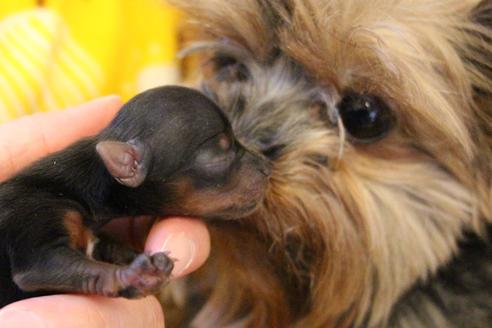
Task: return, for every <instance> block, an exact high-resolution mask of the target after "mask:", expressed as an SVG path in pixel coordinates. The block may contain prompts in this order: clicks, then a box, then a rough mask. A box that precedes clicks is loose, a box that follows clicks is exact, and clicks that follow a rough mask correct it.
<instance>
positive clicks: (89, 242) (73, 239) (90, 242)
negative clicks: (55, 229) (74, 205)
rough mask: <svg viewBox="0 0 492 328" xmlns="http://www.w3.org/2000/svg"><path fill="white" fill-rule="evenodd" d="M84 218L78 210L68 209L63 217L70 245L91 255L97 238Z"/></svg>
mask: <svg viewBox="0 0 492 328" xmlns="http://www.w3.org/2000/svg"><path fill="white" fill-rule="evenodd" d="M82 220H83V219H82V216H81V215H80V213H78V212H76V211H67V213H66V214H65V216H64V217H63V223H64V225H65V228H66V229H67V232H68V235H69V238H70V246H72V248H74V249H78V250H80V251H81V252H84V253H86V254H87V256H89V257H91V256H92V252H93V251H94V247H95V244H96V243H97V238H96V237H95V236H94V234H93V233H92V231H91V230H89V229H88V228H87V227H85V226H84V225H83V221H82Z"/></svg>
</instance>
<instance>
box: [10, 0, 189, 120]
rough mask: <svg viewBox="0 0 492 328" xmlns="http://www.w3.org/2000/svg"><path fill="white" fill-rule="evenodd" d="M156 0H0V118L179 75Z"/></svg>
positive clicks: (169, 29) (125, 93) (169, 18)
mask: <svg viewBox="0 0 492 328" xmlns="http://www.w3.org/2000/svg"><path fill="white" fill-rule="evenodd" d="M180 19H181V16H180V13H179V12H177V11H176V10H175V9H173V8H172V7H170V6H169V5H167V4H166V3H165V1H164V0H44V1H40V0H37V1H36V0H0V124H1V123H4V122H6V121H9V120H11V119H13V118H16V117H19V116H21V115H25V114H31V113H34V112H44V111H52V110H58V109H63V108H66V107H69V106H72V105H75V104H80V103H82V102H84V101H87V100H89V99H92V98H94V97H97V96H101V95H106V94H110V93H112V94H118V95H121V96H122V97H123V99H124V100H126V99H128V98H130V97H131V96H133V95H135V94H136V93H138V92H140V91H143V90H145V89H148V88H150V87H153V86H157V85H162V84H172V83H177V82H179V81H180V71H179V66H178V64H177V61H176V52H177V49H178V35H179V33H178V24H179V21H180Z"/></svg>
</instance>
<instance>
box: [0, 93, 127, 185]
mask: <svg viewBox="0 0 492 328" xmlns="http://www.w3.org/2000/svg"><path fill="white" fill-rule="evenodd" d="M120 107H121V100H120V98H119V97H117V96H108V97H103V98H99V99H96V100H94V101H91V102H89V103H86V104H83V105H80V106H76V107H73V108H71V109H69V110H66V111H60V112H53V113H39V114H34V115H31V116H26V117H23V118H21V119H19V120H16V121H12V122H9V123H7V124H4V125H2V126H0V181H1V180H3V179H5V178H7V177H8V176H10V175H12V174H14V173H15V172H17V171H18V170H19V169H21V168H22V167H24V166H26V165H28V164H29V163H31V162H32V161H34V160H35V159H37V158H39V157H42V156H44V155H46V154H48V153H51V152H54V151H57V150H60V149H62V148H64V147H66V146H68V145H69V144H71V143H73V142H74V141H76V140H78V139H80V138H82V137H86V136H90V135H94V134H96V133H97V132H98V131H100V130H101V129H102V128H103V127H105V126H106V125H107V124H108V123H109V122H110V121H111V119H112V118H113V117H114V115H115V114H116V112H117V111H118V109H119V108H120Z"/></svg>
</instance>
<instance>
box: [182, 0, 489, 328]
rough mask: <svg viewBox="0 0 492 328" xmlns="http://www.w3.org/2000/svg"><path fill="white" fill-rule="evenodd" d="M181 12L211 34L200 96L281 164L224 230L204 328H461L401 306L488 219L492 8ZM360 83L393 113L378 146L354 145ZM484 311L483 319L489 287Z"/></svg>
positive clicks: (480, 319)
mask: <svg viewBox="0 0 492 328" xmlns="http://www.w3.org/2000/svg"><path fill="white" fill-rule="evenodd" d="M178 4H179V5H180V6H181V7H182V8H184V9H185V10H186V11H187V12H188V14H189V15H190V16H191V17H192V18H193V19H194V20H195V21H196V22H198V23H199V24H198V25H199V26H200V27H201V28H202V29H203V30H204V32H205V35H206V39H207V41H206V42H203V43H198V44H196V45H195V46H194V47H192V48H191V51H193V50H194V51H197V50H206V51H207V52H208V53H209V57H210V58H211V61H210V62H209V64H206V65H204V74H203V79H202V90H204V91H205V92H206V93H208V94H209V95H210V96H211V97H212V98H214V99H215V100H216V101H217V103H218V104H219V105H220V106H221V107H222V108H223V109H224V110H225V111H226V112H227V113H228V115H229V117H230V119H231V121H232V124H233V127H234V130H235V133H236V134H237V136H238V137H239V139H240V140H242V141H243V142H244V143H245V144H247V145H248V146H250V147H253V148H257V149H258V150H260V151H263V152H264V153H265V154H266V155H268V156H269V157H271V158H272V161H273V165H274V166H273V174H272V178H271V182H270V186H269V189H268V191H267V195H266V198H265V201H264V204H263V206H262V207H261V208H260V209H259V210H258V211H257V212H256V213H255V215H253V216H251V217H248V218H245V219H242V220H240V221H235V222H225V223H216V224H215V225H212V227H211V229H212V232H213V237H214V254H213V258H212V260H211V263H210V265H209V267H208V268H207V269H206V270H207V271H206V272H213V275H212V278H213V279H214V280H213V282H211V283H210V285H211V286H212V287H213V288H212V290H211V296H210V297H209V299H208V300H207V302H206V303H205V305H204V307H203V308H202V309H201V311H200V312H199V314H198V316H197V317H196V318H195V320H194V324H195V325H196V326H200V327H202V326H203V327H221V326H228V325H231V326H233V325H238V326H253V327H286V326H294V327H332V326H334V327H348V326H369V327H374V326H384V325H385V324H387V323H388V320H391V325H395V326H405V325H408V326H409V327H416V326H425V325H428V326H429V327H451V326H452V325H453V324H456V322H452V321H451V319H452V315H450V316H446V315H445V313H444V312H442V311H441V310H442V307H440V305H439V304H440V303H439V301H436V299H429V298H426V297H422V298H421V299H419V301H418V302H416V303H418V304H416V305H415V307H408V308H405V307H404V306H400V307H398V308H399V309H400V310H399V311H397V310H396V308H395V305H396V304H398V303H399V302H401V301H402V300H403V299H404V295H405V293H408V292H409V291H411V290H412V288H415V286H416V285H419V284H425V283H426V282H429V281H432V279H433V277H434V276H435V275H436V273H437V272H438V270H440V269H442V268H445V267H446V265H448V264H449V262H450V261H451V260H452V259H453V257H455V256H460V247H459V242H460V240H462V239H463V236H464V234H465V233H468V232H472V233H473V234H476V235H479V236H482V237H484V238H485V235H486V229H487V226H488V225H489V224H490V223H491V221H492V212H491V211H492V208H491V197H492V195H491V190H492V189H491V182H492V181H491V177H492V174H491V168H492V162H491V161H492V153H491V145H492V141H491V139H490V138H491V137H492V134H491V132H492V108H491V106H490V104H491V101H490V97H491V92H492V83H491V79H490V77H491V75H490V73H491V68H492V67H491V58H492V44H491V40H492V33H491V31H490V30H489V29H488V28H487V26H486V24H487V20H489V21H488V22H489V23H490V17H491V13H492V11H491V8H492V6H491V5H492V3H491V2H490V1H486V2H482V3H481V4H479V1H464V0H446V1H428V0H422V1H419V0H417V1H412V0H399V1H396V0H374V1H365V0H290V1H274V0H271V1H268V0H246V1H244V0H228V1H223V0H183V1H182V2H181V3H178ZM223 58H228V61H230V59H231V58H234V60H235V61H237V63H235V64H234V65H229V66H232V67H228V66H227V65H224V64H223V62H224V59H223ZM348 90H350V91H356V92H359V93H367V94H375V95H378V96H379V97H381V98H383V99H384V100H385V102H386V103H387V104H388V105H389V106H390V107H391V109H392V111H393V112H394V114H395V116H396V117H397V123H396V126H395V127H394V128H393V129H392V130H391V132H390V133H389V134H388V135H387V136H386V137H384V138H383V139H382V140H379V141H377V142H372V143H366V144H361V143H357V142H354V141H353V140H351V138H350V137H347V134H346V131H345V129H344V127H343V122H341V120H340V119H339V117H338V116H337V107H336V106H337V103H338V102H339V101H340V99H341V98H342V97H343V94H344V92H347V91H348ZM486 261H488V262H486ZM490 261H491V260H490V259H487V260H485V259H484V263H485V264H484V265H488V268H489V270H492V269H491V268H490ZM489 272H490V271H489ZM204 275H206V273H202V277H201V279H202V280H203V279H205V278H204ZM491 275H492V274H490V273H489V279H492V278H490V276H491ZM207 277H208V278H207V279H210V275H208V276H207ZM490 282H491V280H488V283H489V284H490ZM484 286H486V284H485V285H484ZM489 286H490V285H489ZM437 297H438V296H436V298H437ZM465 297H466V296H465ZM487 297H488V298H487ZM481 302H482V303H481V306H482V309H485V312H484V314H483V315H481V316H477V317H476V318H475V320H476V321H475V323H476V324H477V325H478V324H484V326H485V325H486V324H487V323H488V324H490V322H489V321H487V320H492V319H491V317H492V314H491V311H492V301H491V294H490V293H489V294H488V295H485V297H484V299H483V300H481Z"/></svg>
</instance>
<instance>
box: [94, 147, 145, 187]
mask: <svg viewBox="0 0 492 328" xmlns="http://www.w3.org/2000/svg"><path fill="white" fill-rule="evenodd" d="M96 151H97V153H98V154H99V157H100V158H101V159H102V161H103V163H104V165H105V166H106V169H107V170H108V172H109V173H110V174H111V175H112V176H113V177H114V178H115V179H116V180H117V181H118V182H119V183H121V184H122V185H125V186H127V187H132V188H135V187H138V186H139V185H140V184H142V182H143V181H144V180H145V177H146V176H147V171H148V168H149V164H150V160H151V155H150V151H149V149H148V146H146V145H145V144H143V143H142V142H140V141H138V140H137V139H132V140H130V141H128V142H120V141H109V140H107V141H100V142H99V143H98V144H97V145H96Z"/></svg>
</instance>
